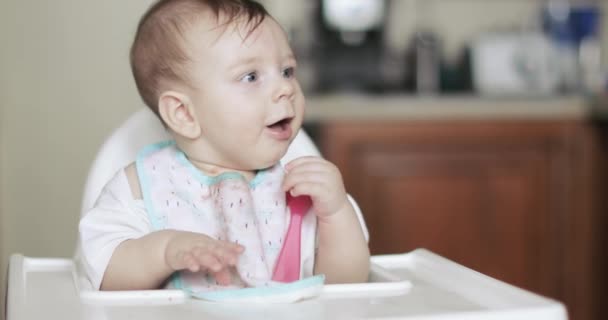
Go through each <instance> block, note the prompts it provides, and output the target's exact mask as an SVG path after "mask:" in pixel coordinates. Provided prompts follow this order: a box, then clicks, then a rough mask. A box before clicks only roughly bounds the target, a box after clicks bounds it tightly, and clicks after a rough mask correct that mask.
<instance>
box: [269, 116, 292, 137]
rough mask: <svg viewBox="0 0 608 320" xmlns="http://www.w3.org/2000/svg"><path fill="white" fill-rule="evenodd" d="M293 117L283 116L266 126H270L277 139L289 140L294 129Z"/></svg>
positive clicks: (270, 130)
mask: <svg viewBox="0 0 608 320" xmlns="http://www.w3.org/2000/svg"><path fill="white" fill-rule="evenodd" d="M292 120H293V117H290V118H283V119H281V120H279V121H277V122H275V123H273V124H270V125H268V126H266V128H268V130H269V133H270V134H271V136H272V137H274V138H275V139H278V140H280V141H285V140H289V138H291V135H292V134H293V130H292V129H291V121H292Z"/></svg>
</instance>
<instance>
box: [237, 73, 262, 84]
mask: <svg viewBox="0 0 608 320" xmlns="http://www.w3.org/2000/svg"><path fill="white" fill-rule="evenodd" d="M256 80H258V74H257V73H255V72H250V73H248V74H246V75H245V76H243V77H242V78H241V81H243V82H255V81H256Z"/></svg>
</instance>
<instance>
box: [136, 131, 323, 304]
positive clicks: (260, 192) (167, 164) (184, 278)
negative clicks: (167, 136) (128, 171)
mask: <svg viewBox="0 0 608 320" xmlns="http://www.w3.org/2000/svg"><path fill="white" fill-rule="evenodd" d="M136 166H137V173H138V177H139V180H140V185H141V189H142V195H143V200H144V203H145V206H146V210H147V213H148V217H149V219H150V222H151V224H152V227H153V229H154V230H163V229H175V230H183V231H191V232H198V233H203V234H205V235H207V236H209V237H212V238H214V239H218V240H225V241H231V242H236V243H239V244H241V245H243V246H244V247H245V251H244V252H243V253H242V254H241V256H240V257H239V260H238V262H237V264H236V266H235V268H234V269H233V270H232V272H231V283H230V285H228V286H220V285H219V284H217V282H216V281H215V279H214V278H213V277H212V276H211V275H210V274H207V273H206V272H196V273H193V272H190V271H180V272H176V273H175V274H174V275H173V277H172V278H173V281H172V283H170V284H169V286H172V287H177V288H181V289H184V290H186V291H188V292H190V293H191V294H193V295H197V294H199V293H205V292H210V291H216V290H226V289H238V288H245V287H267V286H271V285H272V284H273V283H272V281H271V278H272V273H273V270H274V268H275V263H276V260H277V257H278V255H279V253H280V251H281V248H282V245H283V241H284V240H285V233H286V231H287V227H288V225H289V219H290V215H289V210H288V208H287V205H286V203H285V201H286V199H285V192H284V191H282V190H281V183H282V181H283V176H284V171H283V168H282V167H281V165H280V164H277V165H275V166H273V167H271V168H268V169H264V170H260V171H258V172H257V173H256V176H255V177H254V178H253V179H252V180H251V181H247V180H246V179H245V178H244V177H243V176H242V175H241V174H240V173H236V172H226V173H222V174H220V175H218V176H213V177H211V176H207V175H205V174H203V173H202V172H201V171H200V170H198V169H197V168H196V167H194V165H192V163H190V161H189V160H188V159H187V158H186V156H185V154H184V153H183V152H182V151H181V150H179V149H178V148H177V147H176V145H175V142H174V141H166V142H161V143H157V144H153V145H150V146H147V147H146V148H144V149H143V150H142V151H141V152H140V153H139V155H138V157H137V161H136ZM309 215H310V216H314V215H313V214H310V213H309ZM304 224H306V226H305V225H304ZM315 225H316V219H312V218H307V219H304V221H303V227H306V228H315ZM311 241H312V240H311Z"/></svg>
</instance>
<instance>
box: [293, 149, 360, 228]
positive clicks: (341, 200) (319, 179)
mask: <svg viewBox="0 0 608 320" xmlns="http://www.w3.org/2000/svg"><path fill="white" fill-rule="evenodd" d="M285 171H286V174H285V179H284V181H283V190H284V191H286V192H287V191H289V192H290V193H291V195H292V196H294V197H296V196H301V195H308V196H310V198H311V199H312V203H313V210H314V212H315V214H316V215H317V216H318V217H320V218H323V217H328V216H331V215H333V214H335V213H336V212H338V211H340V210H341V209H343V208H344V207H345V206H346V205H348V204H349V202H348V198H347V197H346V190H345V189H344V183H343V182H342V175H341V174H340V170H339V169H338V167H336V166H335V165H334V164H333V163H331V162H329V161H327V160H325V159H323V158H320V157H313V156H308V157H301V158H297V159H295V160H292V161H290V162H289V163H288V164H287V165H285Z"/></svg>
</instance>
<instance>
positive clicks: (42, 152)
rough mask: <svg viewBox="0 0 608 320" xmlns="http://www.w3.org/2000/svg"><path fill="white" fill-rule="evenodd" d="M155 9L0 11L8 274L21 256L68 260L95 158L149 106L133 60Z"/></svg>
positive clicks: (135, 5)
mask: <svg viewBox="0 0 608 320" xmlns="http://www.w3.org/2000/svg"><path fill="white" fill-rule="evenodd" d="M150 2H151V0H139V1H134V0H129V1H123V0H104V1H96V0H53V1H21V0H2V1H0V39H1V42H0V166H1V167H0V182H1V183H0V249H1V252H2V260H1V261H2V266H3V267H5V266H6V262H7V256H8V255H9V254H11V253H15V252H21V253H24V254H26V255H30V256H55V257H67V256H70V255H71V254H72V251H73V248H74V244H75V240H76V234H77V220H78V219H77V217H78V214H79V207H80V197H81V194H82V187H83V184H84V179H85V176H86V172H87V170H88V166H89V164H90V163H91V161H92V159H93V157H94V153H95V150H96V149H97V147H98V146H99V145H100V143H101V141H102V139H103V137H104V136H106V135H107V134H108V133H109V132H110V131H111V129H112V128H113V127H115V126H116V125H117V123H119V122H120V121H121V120H122V119H124V118H125V117H126V116H127V115H128V114H130V113H131V112H133V111H134V110H136V109H137V108H139V107H141V106H142V105H143V104H142V103H141V102H140V99H139V96H138V95H137V91H136V89H135V86H134V84H133V81H132V77H131V74H130V69H129V64H128V50H129V46H130V42H131V40H132V37H133V34H134V31H135V28H136V25H137V21H138V19H139V17H140V15H141V14H142V13H143V11H144V10H145V8H147V7H148V5H149V4H150ZM0 270H2V271H0V275H2V276H3V275H4V274H5V271H4V270H5V269H0ZM0 292H4V290H0ZM0 301H4V299H2V300H0ZM2 314H3V312H2Z"/></svg>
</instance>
